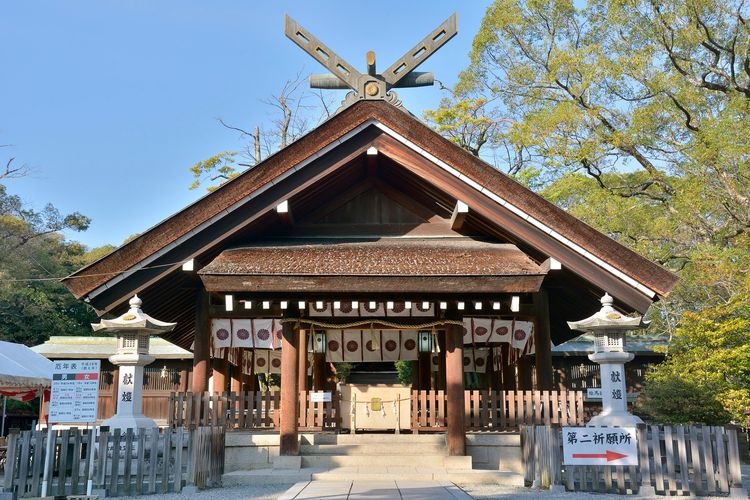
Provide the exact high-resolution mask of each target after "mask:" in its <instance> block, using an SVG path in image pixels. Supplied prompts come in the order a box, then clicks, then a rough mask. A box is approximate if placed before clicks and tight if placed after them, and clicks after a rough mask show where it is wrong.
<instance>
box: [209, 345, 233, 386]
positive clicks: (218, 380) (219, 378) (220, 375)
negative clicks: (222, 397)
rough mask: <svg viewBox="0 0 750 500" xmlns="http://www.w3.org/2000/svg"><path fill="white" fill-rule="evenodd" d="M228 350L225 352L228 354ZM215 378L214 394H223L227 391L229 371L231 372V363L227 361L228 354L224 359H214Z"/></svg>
mask: <svg viewBox="0 0 750 500" xmlns="http://www.w3.org/2000/svg"><path fill="white" fill-rule="evenodd" d="M226 351H227V350H226V349H225V350H224V352H225V353H226ZM212 364H213V378H214V384H213V385H214V387H213V389H214V392H218V393H220V394H221V393H223V392H226V390H227V371H228V370H229V363H228V362H227V360H226V354H224V357H223V358H214V359H213V363H212Z"/></svg>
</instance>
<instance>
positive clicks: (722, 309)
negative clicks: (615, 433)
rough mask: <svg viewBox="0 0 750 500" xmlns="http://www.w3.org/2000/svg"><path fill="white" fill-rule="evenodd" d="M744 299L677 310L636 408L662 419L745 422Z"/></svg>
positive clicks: (748, 396)
mask: <svg viewBox="0 0 750 500" xmlns="http://www.w3.org/2000/svg"><path fill="white" fill-rule="evenodd" d="M748 299H750V296H748V295H747V294H745V295H744V296H738V297H735V299H733V300H732V301H731V302H730V303H729V304H726V305H722V306H718V307H713V308H708V309H705V310H703V311H701V312H700V313H693V312H689V311H688V312H686V313H685V314H684V315H683V317H682V324H681V326H680V327H679V328H678V329H677V332H676V334H675V336H674V341H673V342H672V344H671V345H670V346H669V355H668V356H667V359H666V361H665V362H664V363H662V364H660V365H657V366H655V367H654V368H653V369H652V370H651V371H649V372H648V374H647V375H646V384H645V387H644V391H643V394H642V395H641V398H640V399H639V401H638V407H639V409H640V410H641V411H642V412H644V413H645V414H646V415H648V416H649V417H651V418H652V419H654V420H658V421H661V422H668V423H679V424H682V423H695V422H702V423H706V424H712V425H722V424H726V423H729V422H734V423H736V424H738V425H741V426H743V427H747V426H748V425H750V418H748V415H746V414H745V410H747V409H748V408H750V306H749V305H748V304H750V302H748Z"/></svg>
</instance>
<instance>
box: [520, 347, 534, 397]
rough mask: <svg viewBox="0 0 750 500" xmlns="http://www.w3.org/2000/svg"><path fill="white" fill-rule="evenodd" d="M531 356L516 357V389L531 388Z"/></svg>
mask: <svg viewBox="0 0 750 500" xmlns="http://www.w3.org/2000/svg"><path fill="white" fill-rule="evenodd" d="M531 359H532V358H531V356H530V355H529V356H521V357H520V358H518V363H517V365H518V389H519V390H522V391H530V390H531V389H533V388H534V387H533V384H532V378H531Z"/></svg>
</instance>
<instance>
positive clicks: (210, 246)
mask: <svg viewBox="0 0 750 500" xmlns="http://www.w3.org/2000/svg"><path fill="white" fill-rule="evenodd" d="M373 148H374V149H373ZM368 151H369V152H370V153H371V154H368ZM373 152H376V154H372V153H373ZM282 203H286V206H287V207H288V208H289V211H288V212H283V213H281V212H280V211H279V210H277V207H278V206H279V205H280V204H282ZM461 204H464V205H465V206H468V212H466V213H462V214H459V215H460V217H457V216H456V215H457V214H456V213H455V212H456V209H457V207H458V206H460V205H461ZM459 222H460V223H459ZM365 235H369V236H410V237H436V236H439V237H459V236H473V237H479V238H481V239H484V240H487V241H494V242H497V243H509V244H513V245H515V246H517V248H519V249H520V250H521V251H522V252H523V253H525V254H526V255H528V256H529V257H530V258H531V259H532V260H533V261H535V262H536V263H538V264H539V265H544V264H545V263H546V262H549V259H550V258H552V259H554V260H556V261H558V262H560V263H562V267H563V269H562V270H561V271H559V272H556V273H550V274H549V275H548V277H547V278H546V279H545V286H549V287H553V288H555V289H556V290H558V291H559V292H560V293H559V294H558V295H559V299H556V300H557V302H556V303H554V304H553V303H551V304H550V307H551V310H552V314H553V315H555V314H558V315H560V318H561V319H562V315H566V316H567V315H568V314H571V315H572V317H570V316H569V317H570V319H575V318H577V317H584V316H585V315H587V314H590V313H592V312H593V311H595V310H596V309H595V308H596V307H597V304H598V297H599V296H600V295H601V292H602V291H608V292H609V293H610V294H611V295H613V296H614V297H615V298H616V299H617V303H618V304H619V305H620V306H621V307H623V308H625V309H635V310H637V311H641V312H643V311H645V309H646V308H648V306H649V305H650V304H651V302H652V301H653V300H657V299H658V297H659V296H665V295H667V294H668V293H669V291H670V290H671V289H672V288H673V287H674V286H675V285H676V283H677V278H676V276H674V275H673V274H671V273H669V272H668V271H666V270H664V269H663V268H661V267H659V266H657V265H656V264H653V263H651V262H650V261H648V260H646V259H644V258H643V257H641V256H639V255H637V254H635V253H634V252H632V251H631V250H629V249H627V248H625V247H623V246H622V245H620V244H618V243H617V242H615V241H613V240H611V239H609V238H607V237H606V236H604V235H602V234H601V233H599V232H597V231H595V230H593V229H592V228H590V227H588V226H586V225H585V224H583V223H582V222H580V221H578V220H577V219H575V218H573V217H571V216H570V215H569V214H567V213H566V212H564V211H563V210H560V209H559V208H557V207H555V206H554V205H552V204H551V203H549V202H547V201H546V200H544V199H542V198H541V197H539V196H538V195H536V194H534V193H533V192H531V191H529V190H528V189H526V188H525V187H523V186H521V185H520V184H518V183H516V182H515V181H513V180H512V179H510V178H508V177H507V176H505V175H504V174H502V173H501V172H499V171H497V170H495V169H493V168H492V167H490V166H489V165H487V164H486V163H484V162H482V161H481V160H480V159H478V158H476V157H474V156H472V155H470V154H469V153H467V152H466V151H464V150H462V149H460V148H458V147H457V146H455V145H454V144H452V143H450V142H449V141H447V140H445V139H444V138H442V137H441V136H439V135H438V134H436V133H435V132H433V131H431V130H430V129H428V128H427V127H426V126H424V124H422V123H421V122H419V121H418V120H416V119H415V118H413V117H411V116H410V115H408V114H406V113H404V112H402V111H400V110H398V109H395V108H393V107H392V106H390V105H388V104H387V103H381V102H360V103H357V104H355V105H353V106H351V107H350V108H348V109H346V110H344V111H342V112H341V113H340V114H339V115H336V116H335V117H333V118H331V119H330V120H328V121H327V122H325V123H324V124H322V125H321V126H320V127H318V128H317V129H315V130H314V131H312V132H310V133H309V134H308V135H306V136H304V137H303V138H301V139H300V140H298V141H297V142H295V143H293V144H291V145H290V146H288V147H287V148H285V149H284V150H282V151H280V152H278V153H276V154H275V155H273V156H272V157H270V158H268V159H267V160H265V161H264V162H262V163H261V164H259V165H257V166H256V167H254V168H252V169H250V170H248V171H247V172H245V173H244V174H242V175H241V176H239V177H238V178H236V179H234V180H233V181H231V182H229V183H227V184H225V185H224V186H222V187H221V188H220V189H218V190H216V191H215V192H213V193H211V194H209V195H207V196H206V197H204V198H202V199H201V200H199V201H197V202H195V203H194V204H192V205H190V206H189V207H187V208H185V209H184V210H182V211H181V212H179V213H177V214H175V215H174V216H172V217H170V218H169V219H167V220H165V221H164V222H162V223H160V224H159V225H157V226H155V227H153V228H151V229H150V230H148V231H146V232H145V233H144V234H142V235H141V236H139V237H138V238H136V239H135V240H133V241H131V242H129V243H127V244H126V245H124V246H123V247H121V248H119V249H117V250H115V251H114V252H113V253H111V254H110V255H108V256H106V257H104V258H103V259H101V260H99V261H97V262H95V263H94V264H92V265H90V266H87V267H86V268H84V269H81V270H80V271H78V272H76V273H74V274H73V275H71V276H70V277H68V278H66V279H65V280H64V283H65V285H66V286H67V287H68V288H69V289H70V290H71V291H72V292H73V293H74V295H76V297H78V298H82V299H84V300H87V301H88V302H89V303H91V304H92V305H93V306H94V307H95V308H96V309H97V310H99V311H100V312H102V313H104V312H110V311H116V310H118V308H120V307H122V306H123V304H125V303H126V302H127V300H128V298H129V297H131V296H132V294H133V293H135V292H137V293H139V295H141V296H144V300H146V299H148V303H149V304H151V307H153V308H154V309H153V310H152V311H151V313H152V314H154V315H155V316H157V317H160V318H162V319H164V320H166V321H177V322H178V323H180V326H178V329H180V328H188V329H189V328H192V324H193V320H194V306H195V301H196V292H197V291H198V290H200V289H201V287H202V285H201V282H200V279H199V277H198V276H197V275H196V274H194V273H186V272H184V271H182V270H181V266H182V263H183V262H185V261H187V260H189V259H194V261H195V262H196V267H197V268H198V269H200V268H202V267H203V266H206V265H207V264H209V263H210V262H212V261H213V260H214V259H215V258H216V257H217V256H218V255H220V254H221V252H222V251H224V250H226V249H228V248H232V247H237V246H242V245H246V244H248V243H252V242H257V241H262V240H268V239H270V238H272V239H278V238H299V237H311V236H365ZM149 296H150V297H149ZM556 311H557V312H556ZM566 311H570V313H567V312H566ZM188 318H189V319H188ZM183 333H184V332H183Z"/></svg>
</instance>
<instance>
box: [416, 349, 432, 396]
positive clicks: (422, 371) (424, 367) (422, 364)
mask: <svg viewBox="0 0 750 500" xmlns="http://www.w3.org/2000/svg"><path fill="white" fill-rule="evenodd" d="M418 366H419V390H421V391H429V390H430V389H431V387H430V376H431V375H432V353H429V352H420V353H419V361H418Z"/></svg>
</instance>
